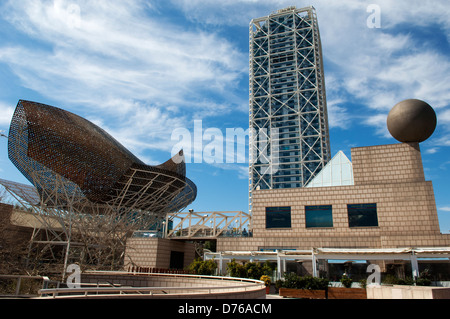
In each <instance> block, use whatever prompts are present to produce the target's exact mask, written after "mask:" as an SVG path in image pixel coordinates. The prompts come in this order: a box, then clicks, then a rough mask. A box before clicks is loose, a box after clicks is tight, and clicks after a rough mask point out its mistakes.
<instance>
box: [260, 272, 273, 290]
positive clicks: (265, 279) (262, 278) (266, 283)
mask: <svg viewBox="0 0 450 319" xmlns="http://www.w3.org/2000/svg"><path fill="white" fill-rule="evenodd" d="M259 280H262V281H264V285H265V286H266V294H269V292H270V282H271V281H270V277H269V276H267V275H263V276H261V278H260V279H259Z"/></svg>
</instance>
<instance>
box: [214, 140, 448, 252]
mask: <svg viewBox="0 0 450 319" xmlns="http://www.w3.org/2000/svg"><path fill="white" fill-rule="evenodd" d="M332 164H333V161H331V162H330V163H329V164H328V165H332ZM350 165H351V166H353V169H352V171H353V172H352V173H353V180H354V182H353V183H352V184H353V185H343V186H328V187H304V188H291V189H272V190H255V191H254V193H253V212H252V231H253V237H252V238H218V239H217V251H263V250H286V249H296V250H305V249H312V248H317V247H332V248H340V247H343V248H396V247H442V246H449V245H450V234H441V233H440V228H439V221H438V217H437V211H436V204H435V199H434V192H433V185H432V182H431V181H426V180H425V177H424V172H423V166H422V158H421V153H420V147H419V144H418V143H400V144H393V145H380V146H370V147H359V148H353V149H352V163H351V164H350ZM324 169H326V168H324Z"/></svg>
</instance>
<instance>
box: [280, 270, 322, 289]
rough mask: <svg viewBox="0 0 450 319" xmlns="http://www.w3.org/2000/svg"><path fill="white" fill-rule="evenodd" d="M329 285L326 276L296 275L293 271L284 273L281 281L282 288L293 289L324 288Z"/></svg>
mask: <svg viewBox="0 0 450 319" xmlns="http://www.w3.org/2000/svg"><path fill="white" fill-rule="evenodd" d="M328 285H329V280H328V279H326V278H317V277H311V276H304V277H302V276H298V275H297V274H295V273H286V274H285V275H284V281H282V283H281V287H283V288H294V289H311V290H325V289H326V288H327V287H328Z"/></svg>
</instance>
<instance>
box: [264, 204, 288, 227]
mask: <svg viewBox="0 0 450 319" xmlns="http://www.w3.org/2000/svg"><path fill="white" fill-rule="evenodd" d="M266 228H291V208H290V207H266Z"/></svg>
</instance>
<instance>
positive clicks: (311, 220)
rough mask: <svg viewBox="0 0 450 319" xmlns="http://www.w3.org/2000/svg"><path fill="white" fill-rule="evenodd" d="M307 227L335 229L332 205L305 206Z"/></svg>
mask: <svg viewBox="0 0 450 319" xmlns="http://www.w3.org/2000/svg"><path fill="white" fill-rule="evenodd" d="M305 221H306V227H307V228H309V227H333V213H332V209H331V205H321V206H305Z"/></svg>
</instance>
